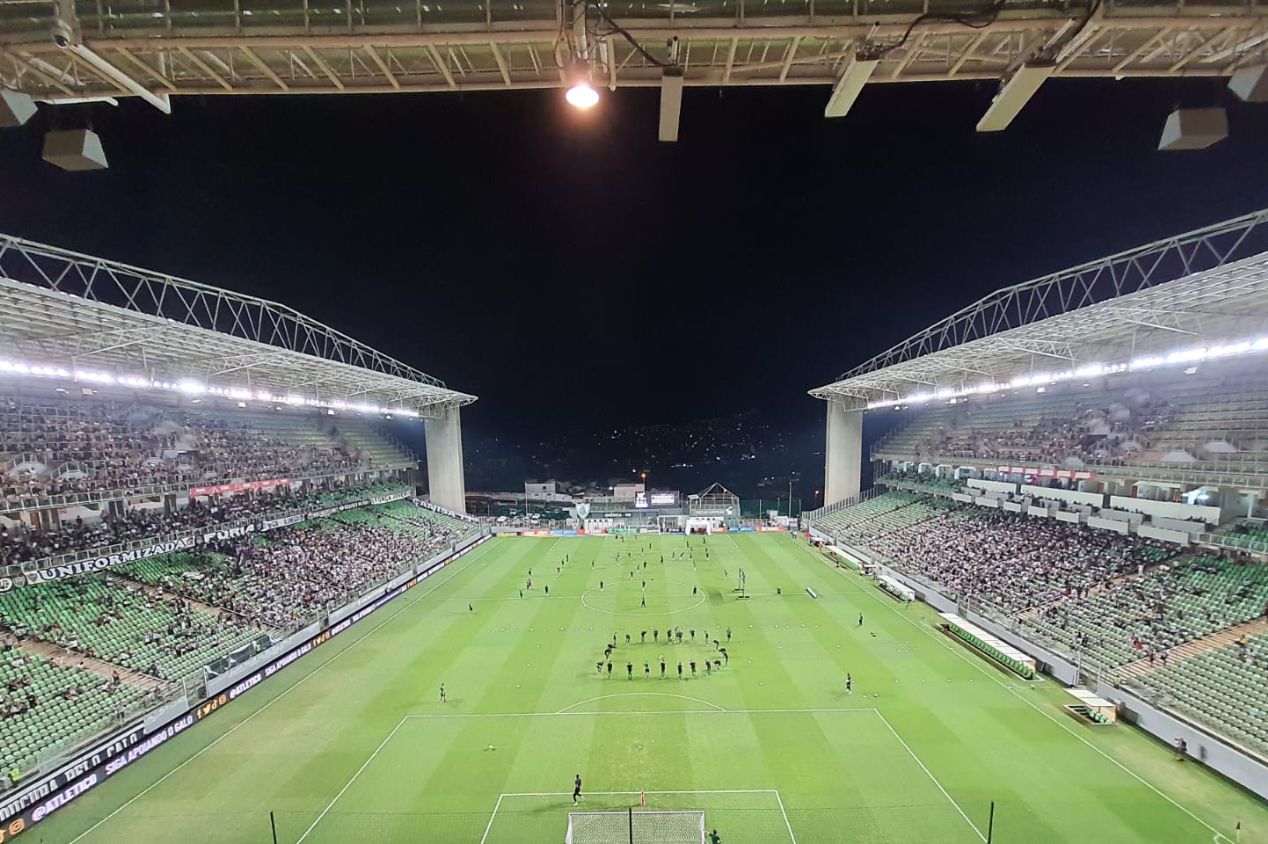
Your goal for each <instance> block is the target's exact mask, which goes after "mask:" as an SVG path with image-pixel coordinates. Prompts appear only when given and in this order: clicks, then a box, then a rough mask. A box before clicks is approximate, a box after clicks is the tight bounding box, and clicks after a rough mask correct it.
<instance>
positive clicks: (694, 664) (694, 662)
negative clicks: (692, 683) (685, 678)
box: [691, 659, 696, 677]
mask: <svg viewBox="0 0 1268 844" xmlns="http://www.w3.org/2000/svg"><path fill="white" fill-rule="evenodd" d="M691 676H692V677H694V676H696V661H695V660H694V659H693V660H692V661H691Z"/></svg>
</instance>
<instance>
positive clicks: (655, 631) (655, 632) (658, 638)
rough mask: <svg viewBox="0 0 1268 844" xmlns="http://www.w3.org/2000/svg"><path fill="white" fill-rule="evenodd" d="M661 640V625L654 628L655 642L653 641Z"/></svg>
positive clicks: (653, 636) (653, 638) (653, 637)
mask: <svg viewBox="0 0 1268 844" xmlns="http://www.w3.org/2000/svg"><path fill="white" fill-rule="evenodd" d="M659 641H660V628H659V627H657V628H655V629H653V630H652V642H653V643H656V642H659Z"/></svg>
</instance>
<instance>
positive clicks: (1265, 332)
mask: <svg viewBox="0 0 1268 844" xmlns="http://www.w3.org/2000/svg"><path fill="white" fill-rule="evenodd" d="M1265 222H1268V209H1265V210H1261V211H1256V212H1254V213H1252V214H1247V215H1245V216H1242V217H1238V218H1235V219H1232V220H1228V221H1226V222H1223V223H1219V224H1217V225H1214V226H1210V227H1207V228H1204V229H1199V230H1197V231H1193V232H1188V233H1186V234H1182V235H1178V236H1176V237H1171V238H1167V239H1165V240H1160V241H1157V242H1154V243H1150V244H1146V245H1144V246H1141V247H1138V248H1136V249H1131V250H1128V251H1126V252H1120V253H1118V254H1117V255H1111V256H1109V257H1107V258H1102V259H1100V260H1097V261H1092V262H1090V263H1087V264H1083V265H1081V266H1077V267H1073V268H1071V269H1068V270H1063V271H1061V272H1058V273H1054V274H1052V275H1049V276H1045V277H1043V278H1038V279H1034V280H1032V281H1027V282H1024V283H1022V284H1018V285H1015V286H1012V287H1006V288H1004V289H1002V290H999V291H996V292H995V293H992V294H991V295H989V296H987V297H985V298H983V299H980V300H979V301H977V302H974V303H973V304H971V305H969V306H968V307H966V308H963V309H962V310H960V311H958V312H956V313H954V314H952V315H951V316H949V317H946V318H945V319H943V320H940V321H939V322H936V323H934V324H933V325H931V326H930V327H929V328H927V329H925V330H924V331H922V332H920V333H919V334H917V335H915V336H914V337H911V338H910V339H908V340H905V341H903V342H902V343H899V344H898V345H896V346H894V347H893V348H891V349H889V350H888V351H886V352H884V353H882V354H880V355H877V356H876V357H875V358H872V359H871V360H869V361H868V362H866V363H864V364H862V365H860V366H857V367H855V368H854V369H851V370H850V371H849V372H846V373H844V374H843V375H841V376H840V378H839V379H838V380H837V381H835V382H833V383H831V384H828V385H826V386H823V387H819V388H818V389H815V390H811V391H810V393H811V395H813V396H816V397H818V398H822V399H833V398H846V399H849V400H853V401H856V402H858V403H860V404H862V403H866V404H867V406H869V407H876V406H889V405H895V404H906V403H915V402H919V401H926V400H931V399H947V400H949V399H950V398H953V397H956V396H959V395H967V394H973V393H989V392H994V391H996V390H998V389H1003V388H1012V387H1018V386H1035V385H1038V386H1042V385H1043V384H1045V383H1050V382H1052V381H1057V380H1063V379H1065V378H1087V377H1095V376H1098V375H1103V374H1109V373H1113V372H1121V371H1128V370H1131V371H1135V370H1142V369H1151V368H1155V367H1157V366H1165V365H1168V364H1171V365H1178V364H1191V363H1196V362H1198V361H1201V360H1205V359H1212V358H1218V357H1231V356H1235V355H1241V354H1252V353H1268V226H1265V225H1264V223H1265Z"/></svg>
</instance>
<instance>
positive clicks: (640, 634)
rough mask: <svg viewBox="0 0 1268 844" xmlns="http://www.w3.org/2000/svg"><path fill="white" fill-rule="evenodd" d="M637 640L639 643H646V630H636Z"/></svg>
mask: <svg viewBox="0 0 1268 844" xmlns="http://www.w3.org/2000/svg"><path fill="white" fill-rule="evenodd" d="M638 641H639V644H644V645H645V644H647V631H646V630H640V631H638Z"/></svg>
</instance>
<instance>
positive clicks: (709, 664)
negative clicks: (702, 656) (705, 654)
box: [704, 659, 713, 674]
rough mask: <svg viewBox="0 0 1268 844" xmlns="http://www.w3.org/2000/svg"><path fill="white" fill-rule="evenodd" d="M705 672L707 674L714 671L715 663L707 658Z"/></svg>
mask: <svg viewBox="0 0 1268 844" xmlns="http://www.w3.org/2000/svg"><path fill="white" fill-rule="evenodd" d="M704 673H705V674H712V673H713V665H712V663H710V662H709V660H707V659H706V660H705V661H704Z"/></svg>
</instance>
